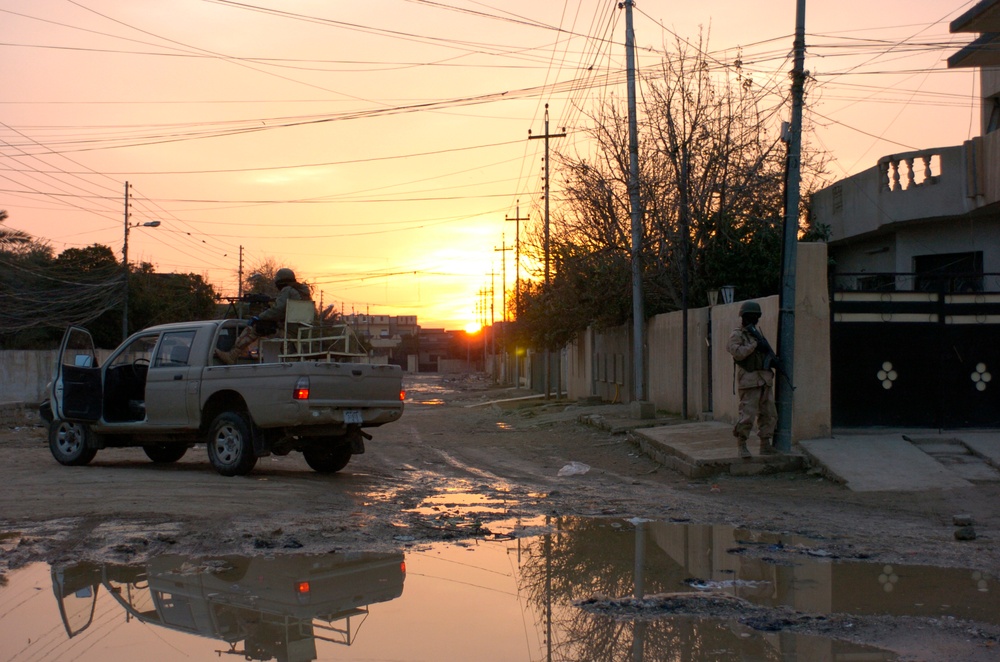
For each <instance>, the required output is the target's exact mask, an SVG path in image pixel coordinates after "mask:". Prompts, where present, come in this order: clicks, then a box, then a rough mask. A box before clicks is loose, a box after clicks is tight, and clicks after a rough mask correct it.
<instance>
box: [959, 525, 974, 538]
mask: <svg viewBox="0 0 1000 662" xmlns="http://www.w3.org/2000/svg"><path fill="white" fill-rule="evenodd" d="M975 539H976V530H975V529H974V528H972V527H971V526H963V527H961V528H958V529H955V540H975Z"/></svg>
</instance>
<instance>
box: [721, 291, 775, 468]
mask: <svg viewBox="0 0 1000 662" xmlns="http://www.w3.org/2000/svg"><path fill="white" fill-rule="evenodd" d="M760 316H761V309H760V304H758V303H757V302H756V301H745V302H743V305H741V306H740V320H741V322H742V323H741V325H740V327H739V328H737V329H733V332H732V334H730V336H729V343H728V344H727V345H726V349H727V350H728V351H729V353H730V354H732V355H733V360H734V361H736V387H737V389H738V390H739V394H740V413H739V420H738V421H737V422H736V426H735V427H734V428H733V436H734V437H736V439H737V441H736V444H737V450H738V451H739V454H740V457H741V458H743V459H749V458H750V457H751V456H750V449H748V448H747V438H748V437H749V436H750V430H751V429H752V428H753V424H754V422H755V421H756V423H757V434H758V435H759V436H760V454H761V455H773V454H775V453H777V452H778V451H777V449H776V448H775V447H774V444H773V438H774V428H775V426H776V425H777V422H778V412H777V409H776V408H775V406H774V392H773V391H772V387H773V385H774V370H773V369H772V368H771V361H769V360H768V358H769V357H768V353H767V352H766V351H765V349H764V345H766V343H765V342H764V341H763V340H762V339H763V336H762V335H761V334H760V331H758V330H757V321H758V320H760ZM759 339H761V340H759Z"/></svg>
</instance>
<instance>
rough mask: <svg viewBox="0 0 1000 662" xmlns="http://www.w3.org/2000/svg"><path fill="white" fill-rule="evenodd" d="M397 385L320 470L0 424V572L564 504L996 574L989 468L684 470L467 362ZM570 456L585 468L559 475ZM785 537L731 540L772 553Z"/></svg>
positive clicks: (453, 527) (953, 639) (973, 635)
mask: <svg viewBox="0 0 1000 662" xmlns="http://www.w3.org/2000/svg"><path fill="white" fill-rule="evenodd" d="M407 390H408V393H409V400H411V401H408V404H407V410H406V413H405V414H404V416H403V418H402V420H401V421H399V422H398V423H395V424H392V425H389V426H386V427H385V428H381V429H376V430H373V431H372V432H373V434H374V435H375V438H374V440H372V441H369V442H368V452H366V453H365V454H364V455H361V456H355V458H354V459H353V460H352V461H351V463H350V465H348V467H347V468H346V469H345V470H344V471H343V472H341V473H339V474H335V475H331V476H324V475H319V474H316V473H314V472H312V471H311V470H310V469H309V468H308V467H307V466H306V464H305V462H304V461H303V460H302V458H301V456H300V455H299V454H292V455H289V456H286V457H267V458H263V459H262V460H261V461H260V462H259V464H258V465H257V468H256V469H255V470H254V471H253V472H252V473H251V474H250V475H249V476H246V477H237V478H224V477H221V476H219V475H218V474H217V473H215V471H214V470H213V469H212V468H211V466H210V465H209V463H208V460H207V456H206V452H205V449H204V447H203V446H197V447H195V448H194V449H191V450H190V451H189V452H188V454H187V455H186V456H185V457H184V458H183V459H182V460H180V461H179V462H177V463H176V464H173V465H154V464H152V463H150V462H149V461H148V459H147V458H146V456H145V455H144V454H143V453H142V451H141V450H138V449H122V450H115V449H108V450H102V451H100V452H99V453H98V455H97V457H96V459H95V460H94V461H93V462H92V463H91V464H90V465H89V466H87V467H78V468H70V467H63V466H61V465H59V464H57V463H56V462H55V461H54V460H53V459H52V457H51V456H50V455H49V452H48V448H47V446H46V444H45V438H44V430H43V429H42V428H21V429H16V430H4V431H2V433H0V453H2V457H3V461H2V462H0V548H2V549H3V554H2V556H0V573H3V572H5V571H10V570H13V569H16V568H18V567H21V566H23V565H25V564H27V563H30V562H34V561H46V562H50V563H52V562H57V561H63V562H65V561H71V560H79V559H89V560H96V561H101V560H114V561H134V560H136V559H143V558H148V557H151V556H155V555H157V554H162V553H167V552H170V553H184V554H192V555H198V554H245V555H259V554H271V553H285V552H296V553H308V552H329V551H332V550H370V551H387V550H395V549H399V548H400V547H402V546H406V545H412V544H414V543H417V544H419V543H421V542H426V541H441V540H459V539H462V538H475V537H484V536H492V535H496V531H493V530H491V528H490V526H491V521H493V520H505V521H509V520H510V519H511V518H521V519H522V520H530V519H531V518H532V517H535V516H538V515H560V516H565V515H572V516H584V517H616V518H634V517H642V518H647V519H650V520H654V521H672V522H692V523H701V524H727V525H732V526H737V527H741V528H747V529H750V530H754V531H761V532H773V533H776V534H785V535H787V534H794V535H796V536H803V537H806V538H809V539H812V540H815V541H817V542H816V547H817V549H820V548H821V549H822V553H823V555H825V556H826V557H827V558H829V559H831V560H839V559H865V560H867V561H870V562H873V563H884V564H901V563H905V564H909V565H927V566H940V567H951V568H971V567H975V568H978V569H979V570H981V571H983V572H984V573H985V576H987V577H992V578H996V577H998V576H1000V544H998V539H1000V513H998V511H997V509H996V507H995V504H996V503H997V499H998V497H1000V488H998V486H996V485H978V486H976V487H974V488H970V489H965V490H952V491H947V492H941V491H937V492H927V493H917V494H905V495H900V494H878V493H875V494H872V493H866V494H855V493H851V492H849V491H847V490H846V489H844V488H843V487H842V486H839V485H836V484H833V483H830V482H829V481H827V480H825V479H822V478H820V477H818V476H816V475H812V474H809V473H800V474H787V475H777V476H764V477H761V476H758V477H750V478H730V477H721V478H717V479H712V480H704V481H700V480H699V481H692V480H689V479H687V478H685V477H683V476H681V475H679V474H676V473H674V472H672V471H669V470H666V469H664V468H662V467H660V466H659V465H657V464H656V463H655V462H653V461H652V460H650V459H649V458H647V457H645V456H643V455H641V454H640V453H639V452H638V450H637V449H636V447H635V446H634V445H632V444H631V443H630V442H629V440H628V439H627V437H625V436H622V435H617V436H613V435H610V434H609V433H607V432H604V431H601V430H597V429H594V428H591V427H588V426H585V425H582V424H580V423H578V422H577V420H576V418H577V416H578V415H579V413H581V410H580V408H578V407H575V406H572V405H567V404H566V403H555V402H548V403H546V402H544V401H537V400H534V401H522V402H521V403H514V404H507V405H503V406H498V405H495V404H489V403H490V402H492V401H494V400H497V399H502V398H506V397H510V396H511V395H512V394H511V393H510V392H505V391H501V390H499V389H493V388H491V387H490V386H489V385H488V384H487V383H486V382H485V381H483V380H477V379H472V380H469V379H466V380H449V379H446V378H442V377H423V376H421V377H419V378H412V379H409V383H408V384H407ZM476 405H479V406H476ZM571 462H580V463H584V464H586V465H588V466H589V467H590V469H589V471H587V472H586V473H584V474H579V475H572V476H559V475H558V474H559V472H560V469H562V468H563V467H565V466H566V465H567V464H569V463H571ZM886 470H887V471H891V467H887V468H886ZM477 504H478V505H479V506H481V507H477ZM958 513H971V514H972V515H973V517H974V519H975V520H976V528H977V531H978V533H979V538H978V539H977V540H975V541H969V542H959V541H956V540H954V538H953V531H954V526H953V525H952V517H953V515H955V514H958ZM494 528H495V527H494ZM514 533H515V535H516V532H514ZM801 552H802V550H801V549H791V548H786V549H781V548H779V549H775V548H773V547H771V548H768V549H767V550H766V552H765V551H755V550H754V549H749V550H744V551H743V553H746V554H757V553H760V554H763V553H767V554H768V555H769V557H773V558H774V559H775V562H778V563H781V562H791V561H793V560H794V557H795V555H796V554H800V553H801ZM992 586H993V587H994V590H997V588H996V581H995V579H994V580H993V584H992ZM997 604H998V605H1000V599H998V602H997ZM907 622H908V621H907ZM858 623H859V622H858V621H855V622H854V624H853V625H852V626H850V627H851V628H852V630H851V633H850V634H851V637H852V638H853V639H854V640H856V641H862V642H865V643H870V644H874V645H881V646H885V647H889V648H892V649H893V650H896V651H897V652H901V653H903V654H904V655H910V656H912V659H926V660H932V659H968V660H977V659H982V660H987V659H995V657H994V656H995V655H997V651H998V650H1000V647H997V643H996V642H997V640H998V637H1000V627H997V626H996V625H991V624H968V623H964V622H961V621H952V622H942V623H936V624H928V623H924V622H917V623H916V624H915V625H914V624H910V625H906V623H904V621H903V620H900V619H888V620H879V619H877V618H873V619H870V620H869V621H863V622H860V623H861V624H860V625H859V624H858ZM932 628H933V629H932ZM918 632H923V635H919V634H916V633H918ZM932 633H933V634H932ZM827 634H829V633H827ZM921 637H922V638H921ZM955 655H957V657H952V656H955Z"/></svg>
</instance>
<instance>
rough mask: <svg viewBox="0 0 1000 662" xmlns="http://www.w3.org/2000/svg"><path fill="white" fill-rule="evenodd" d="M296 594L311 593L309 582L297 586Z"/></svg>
mask: <svg viewBox="0 0 1000 662" xmlns="http://www.w3.org/2000/svg"><path fill="white" fill-rule="evenodd" d="M295 592H296V593H298V594H299V595H304V594H306V593H308V592H309V582H299V583H298V584H296V585H295Z"/></svg>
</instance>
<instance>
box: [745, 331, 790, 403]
mask: <svg viewBox="0 0 1000 662" xmlns="http://www.w3.org/2000/svg"><path fill="white" fill-rule="evenodd" d="M745 328H746V330H747V332H748V333H749V334H750V335H751V336H753V338H754V340H756V341H757V349H758V350H760V351H761V352H762V353H763V354H764V370H772V369H773V370H776V371H777V372H778V374H779V375H781V376H782V377H784V378H785V380H786V381H787V382H788V385H789V386H791V387H792V390H793V391H794V390H795V384H794V383H793V382H792V376H791V375H789V374H788V371H787V370H785V364H784V363H783V362H782V360H781V359H780V358H778V355H777V354H775V353H774V350H773V349H772V348H771V343H769V342H767V338H765V337H764V334H763V333H761V332H760V330H759V329H758V328H757V325H756V324H750V325H748V326H747V327H745Z"/></svg>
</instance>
